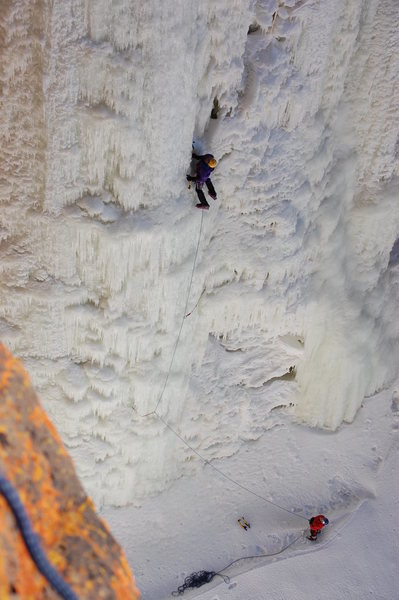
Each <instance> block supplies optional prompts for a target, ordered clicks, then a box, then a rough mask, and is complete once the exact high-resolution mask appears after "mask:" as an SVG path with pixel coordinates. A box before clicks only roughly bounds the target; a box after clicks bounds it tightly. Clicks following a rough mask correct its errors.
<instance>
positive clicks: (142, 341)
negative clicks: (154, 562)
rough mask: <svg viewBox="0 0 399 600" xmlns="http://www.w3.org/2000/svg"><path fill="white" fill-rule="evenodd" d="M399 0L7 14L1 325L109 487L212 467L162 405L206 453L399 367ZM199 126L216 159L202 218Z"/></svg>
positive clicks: (332, 412)
mask: <svg viewBox="0 0 399 600" xmlns="http://www.w3.org/2000/svg"><path fill="white" fill-rule="evenodd" d="M396 13H397V11H396V10H395V6H394V2H393V0H372V1H367V2H366V0H364V1H361V0H358V1H357V2H352V1H350V0H334V1H331V2H328V3H319V2H316V1H313V0H308V1H303V0H300V1H298V0H285V1H282V0H280V1H277V0H263V1H261V0H258V1H255V0H248V1H247V2H243V1H242V0H218V2H212V1H211V0H209V1H208V0H206V1H205V0H203V1H201V2H198V1H194V0H193V1H191V0H175V1H174V2H170V1H169V0H167V1H165V2H161V3H159V2H155V0H154V1H147V2H144V3H143V2H139V1H138V0H137V1H132V2H117V1H116V0H115V1H112V0H98V1H97V2H91V1H89V0H86V1H84V0H67V1H65V0H62V1H61V0H54V1H53V2H47V1H45V2H28V0H25V1H24V0H19V1H17V0H14V1H13V2H10V3H7V6H6V7H4V9H3V10H2V31H4V35H3V37H2V38H1V48H0V51H1V54H2V67H1V92H0V93H1V102H2V115H3V116H2V118H1V127H0V135H1V136H2V144H1V150H0V172H1V175H2V180H1V181H2V185H1V188H0V198H1V202H2V211H1V216H0V219H1V247H0V250H1V260H0V264H1V278H0V280H1V283H0V317H1V321H0V332H1V336H2V340H3V341H4V342H5V343H6V344H8V345H9V346H10V347H11V348H12V349H13V351H14V352H15V353H16V354H18V355H19V356H20V357H22V359H23V360H24V363H25V365H26V366H27V367H28V369H29V371H30V373H31V375H32V378H33V381H34V384H35V385H36V388H37V389H38V390H39V391H40V394H41V397H42V399H43V402H44V403H45V406H46V408H47V410H48V411H49V412H50V415H51V417H52V419H53V420H54V422H55V423H56V425H57V428H58V429H59V431H60V432H61V434H62V435H63V439H64V441H65V443H66V444H67V446H68V448H69V450H70V451H71V453H72V455H73V456H74V458H75V460H76V463H77V468H78V471H79V473H80V475H81V476H82V478H83V481H84V483H85V485H86V487H87V489H88V491H89V492H90V493H91V495H92V496H93V497H94V498H96V499H97V502H98V503H102V502H107V503H115V504H124V503H128V502H134V501H138V500H139V499H140V498H142V497H143V496H145V495H146V494H148V493H154V492H156V491H158V490H161V489H163V488H164V487H165V485H167V484H168V482H169V481H172V480H173V479H175V478H176V477H178V476H180V475H181V474H182V473H186V472H192V471H193V470H195V469H196V468H199V466H200V464H201V463H200V462H199V461H198V460H193V458H194V454H193V453H192V451H191V450H190V449H189V448H188V447H186V446H184V444H183V443H182V442H181V440H179V439H178V438H177V437H176V436H174V435H173V433H172V432H171V431H170V430H168V429H167V428H166V427H165V425H164V424H163V423H162V421H160V420H159V419H158V418H157V417H156V415H152V416H149V417H144V416H142V415H145V414H147V413H149V412H151V411H153V409H154V408H155V406H158V407H159V412H160V414H161V415H162V416H163V417H164V418H166V419H167V420H168V422H170V423H171V425H173V427H174V428H175V429H176V430H177V431H179V432H180V433H181V434H182V435H184V436H185V438H186V439H187V441H188V442H189V443H190V445H192V447H194V448H195V449H196V450H198V451H200V452H201V453H203V454H204V456H206V457H207V458H212V457H218V456H225V455H229V454H231V453H233V452H235V451H236V450H237V449H238V448H239V447H240V445H241V444H242V443H243V441H246V440H251V439H256V438H257V437H259V435H261V434H262V433H263V432H264V431H265V430H267V429H268V428H270V427H275V426H276V425H278V424H279V422H280V420H281V416H280V415H281V411H282V410H284V411H285V412H290V413H292V415H293V416H294V417H295V418H298V419H300V420H303V421H305V422H307V423H310V424H313V425H319V426H326V427H330V428H336V427H337V426H339V424H340V423H341V422H342V420H351V419H353V417H354V415H355V413H356V410H357V409H358V407H359V406H360V404H361V402H362V399H363V397H364V395H365V394H368V395H370V394H372V393H373V392H374V391H376V390H377V389H380V388H381V387H383V386H384V385H386V384H387V382H388V381H389V379H390V377H392V375H393V374H394V373H395V372H396V369H397V367H396V364H395V356H396V355H395V352H397V339H398V337H399V336H398V330H397V327H396V326H395V325H394V324H393V325H392V318H393V315H394V309H395V302H396V298H397V291H396V292H395V290H397V264H396V262H397V261H396V262H395V261H391V264H390V266H389V264H388V263H389V256H390V251H391V249H392V247H393V244H394V242H395V240H396V237H397V231H398V225H399V210H398V205H397V183H396V182H397V179H396V178H397V164H396V162H395V152H396V140H397V139H398V122H397V118H396V115H397V107H396V104H395V103H396V101H397V99H396V98H395V85H396V81H397V75H396V73H397V72H398V64H397V63H398V53H397V51H396V50H395V44H396V43H397V39H396V38H397V35H398V34H397V30H398V28H397V25H398V23H397V18H396ZM212 108H214V111H216V116H217V119H211V118H210V115H211V110H212ZM213 116H215V112H214V115H213ZM193 138H194V139H195V140H196V147H197V148H198V150H199V151H201V150H202V149H203V150H204V151H208V150H209V151H212V152H213V153H214V154H215V155H216V156H217V158H218V159H219V160H220V162H219V165H218V168H217V170H216V172H215V175H214V178H213V181H214V183H215V186H216V188H217V191H218V201H217V202H216V203H213V204H212V206H211V210H210V211H209V213H206V214H203V213H201V212H200V211H197V210H194V208H193V207H194V203H195V198H194V194H193V192H192V191H191V192H189V191H188V190H187V188H186V183H185V174H186V172H187V170H188V169H189V168H190V155H191V143H192V140H193ZM211 202H213V201H211ZM195 259H196V268H195V270H194V272H193V270H192V269H193V264H194V260H195ZM395 286H396V287H395ZM197 302H198V306H196V304H197ZM186 303H187V305H188V308H189V309H193V308H194V307H195V308H194V310H193V312H192V314H191V315H190V317H188V318H187V319H185V320H184V323H183V326H182V319H183V316H184V309H185V306H186ZM179 332H180V333H179ZM178 335H179V343H178V345H177V347H176V340H177V336H178ZM172 358H173V361H172ZM295 373H296V377H294V375H295ZM165 384H166V385H165Z"/></svg>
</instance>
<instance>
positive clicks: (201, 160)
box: [187, 152, 217, 210]
mask: <svg viewBox="0 0 399 600" xmlns="http://www.w3.org/2000/svg"><path fill="white" fill-rule="evenodd" d="M193 158H195V159H196V160H198V162H197V167H196V173H195V175H194V176H192V175H187V181H195V191H196V192H197V196H198V199H199V204H196V207H197V208H202V209H203V210H209V204H208V202H207V201H206V199H205V194H204V192H203V191H202V188H203V187H204V183H205V184H206V187H207V188H208V194H209V195H210V197H211V198H213V199H214V200H216V198H217V194H216V192H215V188H214V187H213V184H212V181H211V180H210V179H209V177H210V174H211V173H212V171H213V170H214V169H215V167H216V165H217V161H216V159H215V157H214V156H213V155H212V154H202V155H198V154H195V152H193Z"/></svg>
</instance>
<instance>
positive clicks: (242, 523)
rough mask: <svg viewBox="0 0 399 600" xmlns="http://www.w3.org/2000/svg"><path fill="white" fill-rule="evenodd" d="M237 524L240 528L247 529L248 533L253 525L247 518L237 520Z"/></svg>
mask: <svg viewBox="0 0 399 600" xmlns="http://www.w3.org/2000/svg"><path fill="white" fill-rule="evenodd" d="M237 523H238V524H239V525H240V527H242V528H243V529H245V531H247V530H248V529H250V527H251V524H250V523H249V522H248V521H247V520H246V518H245V517H240V518H239V519H237Z"/></svg>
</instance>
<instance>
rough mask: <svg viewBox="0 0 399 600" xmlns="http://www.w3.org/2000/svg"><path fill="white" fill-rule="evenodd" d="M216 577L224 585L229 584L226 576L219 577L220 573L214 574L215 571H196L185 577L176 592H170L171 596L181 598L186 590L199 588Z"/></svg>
mask: <svg viewBox="0 0 399 600" xmlns="http://www.w3.org/2000/svg"><path fill="white" fill-rule="evenodd" d="M216 575H219V577H222V579H223V580H224V582H225V583H229V581H230V579H229V577H227V575H220V573H216V572H215V571H197V572H196V573H191V575H189V576H188V577H186V578H185V580H184V583H183V584H182V585H179V587H178V588H177V590H176V591H174V592H172V596H181V594H184V592H185V591H186V590H187V589H188V588H199V587H201V586H202V585H205V584H206V583H210V582H211V581H212V579H213V578H214V577H215V576H216Z"/></svg>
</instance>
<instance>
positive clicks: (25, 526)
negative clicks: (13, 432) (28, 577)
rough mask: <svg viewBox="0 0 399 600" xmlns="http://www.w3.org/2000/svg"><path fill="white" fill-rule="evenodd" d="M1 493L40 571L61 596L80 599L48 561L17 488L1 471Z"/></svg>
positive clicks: (65, 599)
mask: <svg viewBox="0 0 399 600" xmlns="http://www.w3.org/2000/svg"><path fill="white" fill-rule="evenodd" d="M0 493H1V494H2V495H3V497H4V498H5V500H6V501H7V503H8V506H9V507H10V509H11V510H12V512H13V514H14V517H15V520H16V522H17V525H18V527H19V530H20V532H21V535H22V537H23V540H24V542H25V546H26V549H27V550H28V552H29V554H30V555H31V557H32V560H33V562H34V563H35V565H36V566H37V568H38V570H39V571H40V573H41V574H42V575H43V576H44V577H45V578H46V579H47V581H48V582H49V584H50V585H51V587H52V588H53V589H54V590H55V591H56V592H57V593H58V594H59V595H60V596H61V598H63V600H78V596H77V595H76V594H75V592H74V591H73V590H72V589H71V588H70V586H69V585H68V583H67V582H66V581H65V580H64V579H63V578H62V577H61V575H60V574H59V573H58V571H56V569H55V568H54V567H53V566H52V565H51V564H50V562H49V561H48V559H47V556H46V555H45V553H44V551H43V550H42V547H41V544H40V540H39V537H38V536H37V534H36V533H35V532H34V531H33V529H32V525H31V522H30V519H29V517H28V515H27V513H26V511H25V508H24V506H23V504H22V502H21V500H20V498H19V495H18V492H17V490H16V489H15V488H14V486H13V485H12V484H11V483H10V481H9V480H8V479H7V478H6V477H5V476H4V475H3V474H2V473H1V472H0Z"/></svg>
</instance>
